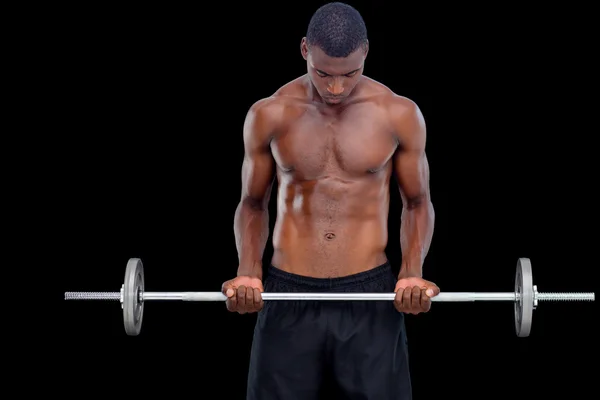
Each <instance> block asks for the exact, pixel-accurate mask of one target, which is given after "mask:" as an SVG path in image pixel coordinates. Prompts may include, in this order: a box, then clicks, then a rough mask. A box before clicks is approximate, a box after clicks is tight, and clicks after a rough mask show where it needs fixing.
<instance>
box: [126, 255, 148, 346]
mask: <svg viewBox="0 0 600 400" xmlns="http://www.w3.org/2000/svg"><path fill="white" fill-rule="evenodd" d="M143 291H144V266H143V265H142V260H140V259H139V258H131V259H130V260H129V261H128V262H127V268H126V269H125V282H124V284H123V322H124V324H125V332H126V333H127V334H128V335H130V336H137V335H139V333H140V330H141V328H142V318H143V316H144V302H143V301H142V298H141V294H142V293H143Z"/></svg>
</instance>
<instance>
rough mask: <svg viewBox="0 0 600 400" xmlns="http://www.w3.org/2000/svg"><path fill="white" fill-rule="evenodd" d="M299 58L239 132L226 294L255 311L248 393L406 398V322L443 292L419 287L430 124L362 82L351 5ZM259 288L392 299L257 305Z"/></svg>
mask: <svg viewBox="0 0 600 400" xmlns="http://www.w3.org/2000/svg"><path fill="white" fill-rule="evenodd" d="M301 53H302V56H303V57H304V59H305V60H306V65H307V74H306V75H303V76H300V77H298V78H297V79H294V80H292V81H291V82H289V83H287V84H285V85H283V86H282V87H281V88H280V89H279V90H278V91H277V92H276V93H274V94H273V95H272V96H270V97H268V98H264V99H260V100H258V101H257V102H256V103H255V104H253V105H252V107H251V108H250V110H249V112H248V114H247V118H246V121H245V125H244V129H243V142H244V148H245V156H244V160H243V169H242V195H241V200H240V203H239V206H238V208H237V210H236V214H235V236H236V240H237V250H238V255H239V267H238V270H237V277H235V278H234V279H232V280H229V281H227V282H225V283H224V284H223V287H222V290H223V293H225V294H226V295H227V296H228V300H227V302H226V303H227V309H228V310H229V311H232V312H239V313H250V312H259V311H260V312H259V313H258V316H257V323H256V327H255V333H254V341H253V345H252V352H251V357H250V371H249V377H248V389H247V394H248V397H247V398H248V399H257V400H258V399H260V400H268V399H286V400H292V399H303V400H311V399H316V398H317V397H318V396H319V395H320V394H321V392H322V390H323V388H324V387H334V388H335V389H336V390H337V391H338V393H340V394H341V398H345V399H354V398H356V399H359V398H360V399H364V398H369V399H379V400H385V399H394V400H403V399H410V398H411V384H410V375H409V365H408V358H407V343H406V333H405V327H404V313H410V314H417V313H421V312H427V311H428V310H429V309H430V307H431V300H430V297H431V296H434V295H436V294H438V293H439V288H438V287H437V286H436V285H435V284H433V283H432V282H429V281H427V280H424V279H423V278H422V265H423V260H424V258H425V256H426V254H427V252H428V249H429V245H430V241H431V237H432V233H433V224H434V211H433V206H432V203H431V200H430V195H429V182H428V180H429V170H428V163H427V158H426V155H425V142H426V140H425V138H426V130H425V122H424V119H423V116H422V114H421V112H420V110H419V108H418V107H417V105H416V104H415V103H414V102H413V101H411V100H410V99H408V98H405V97H402V96H399V95H396V94H395V93H393V92H392V91H391V90H390V89H389V88H387V87H386V86H384V85H382V84H381V83H379V82H376V81H375V80H373V79H370V78H368V77H366V76H364V75H363V69H364V66H365V59H366V56H367V53H368V40H367V33H366V28H365V24H364V21H363V19H362V17H361V15H360V14H359V13H358V11H357V10H355V9H354V8H352V7H350V6H348V5H346V4H343V3H330V4H327V5H324V6H322V7H321V8H319V9H318V10H317V11H316V13H315V14H314V15H313V17H312V19H311V21H310V23H309V26H308V31H307V35H306V37H304V38H302V41H301ZM393 174H395V176H396V179H397V185H398V188H399V191H400V194H401V199H402V202H403V210H402V219H401V232H400V233H401V238H402V239H401V242H400V246H401V251H402V264H401V266H400V268H399V275H397V276H396V275H395V274H394V273H393V272H392V271H393V270H392V268H391V265H390V263H389V261H388V259H387V257H386V254H385V248H386V246H387V217H388V210H389V208H388V207H389V191H388V190H389V184H390V179H392V176H393ZM275 177H276V178H277V182H278V193H277V218H276V224H275V229H274V232H273V249H274V254H273V258H272V260H271V265H269V266H268V268H267V269H266V271H265V272H266V273H265V275H264V276H263V260H262V257H263V251H264V248H265V245H266V242H267V238H268V236H269V223H268V222H269V215H268V203H269V199H270V194H271V188H272V184H273V182H274V179H275ZM263 278H264V282H263ZM263 284H264V285H263ZM263 291H267V292H344V291H345V292H353V291H354V292H388V293H391V292H393V291H395V292H396V297H395V301H393V302H391V301H389V302H388V301H354V300H352V301H331V300H327V301H317V300H310V301H308V300H298V301H296V300H289V301H288V300H281V301H279V300H277V301H272V302H263V300H262V299H261V292H263ZM329 398H332V397H329Z"/></svg>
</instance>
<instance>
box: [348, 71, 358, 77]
mask: <svg viewBox="0 0 600 400" xmlns="http://www.w3.org/2000/svg"><path fill="white" fill-rule="evenodd" d="M354 75H356V71H354V72H350V73H349V74H346V76H347V77H348V78H352V77H353V76H354Z"/></svg>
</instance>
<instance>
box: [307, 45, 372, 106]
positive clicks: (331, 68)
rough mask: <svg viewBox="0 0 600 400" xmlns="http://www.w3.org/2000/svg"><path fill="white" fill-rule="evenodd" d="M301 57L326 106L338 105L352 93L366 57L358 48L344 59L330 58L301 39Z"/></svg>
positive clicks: (365, 53)
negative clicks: (309, 46)
mask: <svg viewBox="0 0 600 400" xmlns="http://www.w3.org/2000/svg"><path fill="white" fill-rule="evenodd" d="M301 50H302V56H303V57H304V59H305V60H306V63H307V70H308V76H309V78H310V80H311V81H312V83H313V85H314V87H315V89H316V90H317V92H318V93H319V95H320V96H321V97H322V98H323V101H324V102H325V103H327V104H339V103H341V102H342V101H344V99H345V98H346V97H348V96H349V95H350V93H352V91H353V90H354V87H355V86H356V84H357V83H358V81H359V79H360V77H361V75H362V72H363V66H364V62H365V58H366V56H367V52H366V51H365V50H364V49H363V48H359V49H358V50H356V51H355V52H353V53H352V54H350V55H348V57H345V58H335V57H330V56H328V55H326V54H325V52H324V51H323V50H321V49H320V48H319V47H311V48H310V51H309V49H308V46H307V45H306V40H305V39H302V44H301Z"/></svg>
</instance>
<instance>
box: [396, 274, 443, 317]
mask: <svg viewBox="0 0 600 400" xmlns="http://www.w3.org/2000/svg"><path fill="white" fill-rule="evenodd" d="M394 292H396V297H395V298H394V306H395V307H396V310H398V311H400V312H403V313H406V314H415V315H416V314H419V313H422V312H427V311H429V309H430V308H431V297H433V296H437V295H438V294H439V293H440V288H438V287H437V285H436V284H435V283H433V282H429V281H426V280H425V279H422V278H417V277H411V278H402V279H399V280H398V282H397V283H396V288H395V289H394Z"/></svg>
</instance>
